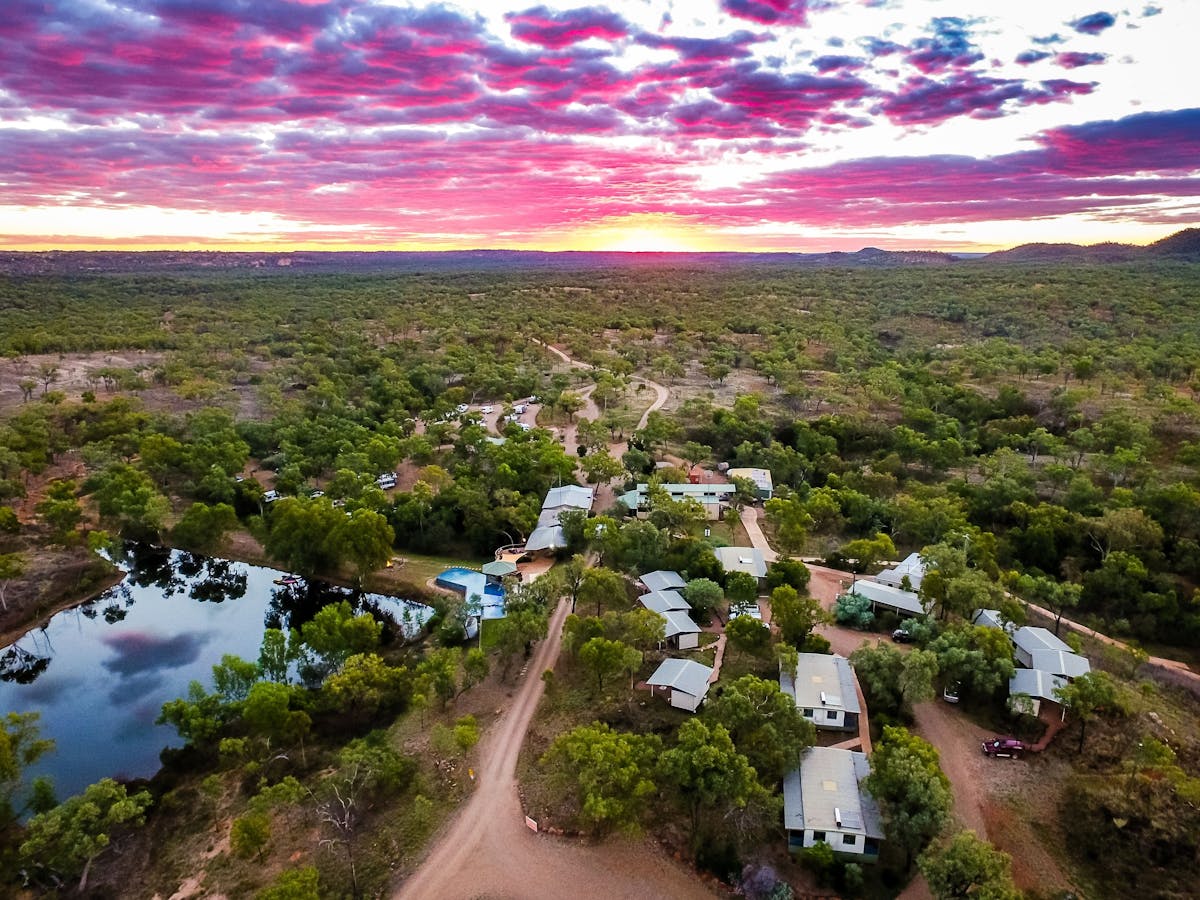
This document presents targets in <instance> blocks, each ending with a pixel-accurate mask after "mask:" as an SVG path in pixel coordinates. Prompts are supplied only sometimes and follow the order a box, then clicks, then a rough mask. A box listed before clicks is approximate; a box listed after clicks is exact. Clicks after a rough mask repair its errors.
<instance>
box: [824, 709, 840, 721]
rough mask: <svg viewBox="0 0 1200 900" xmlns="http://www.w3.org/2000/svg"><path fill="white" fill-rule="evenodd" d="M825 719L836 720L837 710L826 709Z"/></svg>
mask: <svg viewBox="0 0 1200 900" xmlns="http://www.w3.org/2000/svg"><path fill="white" fill-rule="evenodd" d="M825 718H827V719H836V718H837V710H833V709H827V710H826V711H825Z"/></svg>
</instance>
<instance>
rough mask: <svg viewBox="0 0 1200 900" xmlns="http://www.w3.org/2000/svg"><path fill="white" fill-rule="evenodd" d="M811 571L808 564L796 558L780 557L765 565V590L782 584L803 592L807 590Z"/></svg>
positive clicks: (770, 589) (800, 592)
mask: <svg viewBox="0 0 1200 900" xmlns="http://www.w3.org/2000/svg"><path fill="white" fill-rule="evenodd" d="M811 577H812V573H811V572H809V571H808V566H806V565H805V564H804V563H803V562H801V561H800V560H798V559H791V558H789V557H786V556H785V557H781V558H780V559H777V560H775V562H773V563H771V564H770V565H769V566H767V590H768V591H773V590H775V588H777V587H781V586H782V585H785V584H786V585H790V586H791V587H794V588H795V589H796V593H798V594H804V593H805V592H806V591H807V590H808V582H809V579H810V578H811Z"/></svg>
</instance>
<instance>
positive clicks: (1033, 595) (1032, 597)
mask: <svg viewBox="0 0 1200 900" xmlns="http://www.w3.org/2000/svg"><path fill="white" fill-rule="evenodd" d="M1016 589H1017V590H1018V591H1019V592H1020V594H1021V596H1022V597H1024V598H1025V600H1027V601H1028V602H1029V603H1033V604H1035V605H1037V606H1041V607H1043V608H1045V609H1048V610H1050V612H1051V613H1053V615H1054V633H1055V635H1057V634H1058V632H1059V628H1060V627H1061V625H1062V619H1063V616H1064V615H1065V614H1066V613H1067V612H1068V611H1069V610H1072V609H1074V608H1075V607H1076V606H1078V605H1079V598H1080V595H1081V593H1082V591H1083V588H1082V586H1081V585H1078V584H1074V583H1072V582H1063V581H1056V580H1054V579H1053V578H1045V577H1042V576H1032V575H1022V576H1021V577H1020V578H1019V579H1018V580H1017V584H1016Z"/></svg>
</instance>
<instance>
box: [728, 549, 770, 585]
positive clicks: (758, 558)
mask: <svg viewBox="0 0 1200 900" xmlns="http://www.w3.org/2000/svg"><path fill="white" fill-rule="evenodd" d="M715 552H716V554H717V560H718V561H719V562H720V563H721V568H723V569H724V570H725V571H726V572H745V573H746V574H748V575H753V576H754V577H755V578H766V577H767V563H766V560H764V559H763V555H762V551H761V550H758V549H756V548H755V547H717V548H716V551H715Z"/></svg>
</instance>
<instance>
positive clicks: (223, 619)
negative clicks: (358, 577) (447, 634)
mask: <svg viewBox="0 0 1200 900" xmlns="http://www.w3.org/2000/svg"><path fill="white" fill-rule="evenodd" d="M117 562H118V564H119V565H121V567H122V568H124V569H126V571H128V572H129V576H128V577H127V578H126V579H125V580H124V581H123V582H122V583H121V584H119V585H117V586H116V587H114V588H113V589H111V590H109V591H106V592H105V593H104V594H102V595H100V596H99V597H97V598H95V599H94V600H92V601H90V602H88V603H86V604H83V605H81V606H79V607H76V608H74V609H71V610H67V611H65V612H62V613H59V614H58V615H56V616H54V617H53V618H52V619H51V620H50V621H49V623H47V624H46V626H45V627H44V628H39V629H36V630H34V631H31V632H29V633H27V634H26V635H24V636H23V637H22V638H21V639H20V640H18V641H17V642H16V643H15V644H13V645H12V646H11V647H8V648H7V649H5V650H3V651H0V713H3V712H7V711H9V710H12V711H15V712H27V711H38V712H40V713H41V714H42V734H43V736H45V737H49V738H53V739H54V740H55V741H56V742H57V749H56V750H55V752H53V753H51V754H49V755H48V756H46V757H44V758H43V759H42V760H41V761H39V763H38V764H37V765H35V766H34V767H32V772H31V776H32V775H39V774H48V775H50V776H51V777H52V778H53V779H54V780H55V783H56V786H57V788H58V792H59V795H60V796H67V795H69V794H72V793H76V792H78V791H80V790H82V789H83V788H84V787H86V786H87V785H88V784H91V783H92V782H94V781H96V780H98V779H100V778H103V777H105V776H118V775H120V776H125V777H141V776H149V775H151V774H153V773H154V772H155V771H156V770H157V769H158V766H159V761H158V757H159V752H160V751H161V750H162V749H163V748H164V747H165V746H168V745H178V739H177V738H176V736H175V732H174V730H173V729H170V728H167V727H165V726H159V725H155V724H154V720H155V719H156V718H157V717H158V714H159V711H160V710H161V708H162V705H163V703H165V702H167V701H168V700H173V699H174V698H176V697H182V696H184V695H185V694H186V693H187V686H188V683H189V682H190V681H193V680H196V681H199V682H201V683H202V684H204V685H205V686H206V687H211V684H212V666H213V664H215V663H217V662H220V659H221V656H222V655H223V654H226V653H232V654H235V655H237V656H241V657H242V658H244V659H257V658H258V650H259V645H260V643H261V642H262V633H263V629H264V627H272V628H297V629H298V628H300V627H302V626H303V624H304V623H305V622H307V621H309V620H310V619H311V618H312V617H313V616H315V615H316V614H317V612H318V611H319V610H320V609H321V607H323V606H324V605H326V604H327V603H330V602H334V601H336V600H340V599H347V600H349V601H350V603H351V604H352V605H353V606H354V608H355V609H356V611H361V610H369V611H370V612H371V613H372V614H373V615H375V617H376V618H377V619H379V620H380V621H381V622H382V623H383V625H384V641H385V642H391V641H394V640H396V639H399V638H401V637H402V636H404V635H415V634H416V633H417V632H418V631H419V629H420V627H421V624H422V623H423V622H424V621H425V619H427V618H428V616H429V614H430V610H429V609H428V608H427V607H424V606H420V605H419V604H413V603H406V602H405V601H403V600H397V599H396V598H393V597H385V596H382V595H378V594H363V593H359V592H350V591H346V590H343V589H340V588H336V587H332V586H330V585H326V584H323V583H320V582H312V583H305V582H303V581H301V582H299V583H298V584H295V585H275V584H274V583H273V581H274V580H275V579H276V578H277V577H278V575H279V573H278V572H276V571H274V570H272V569H265V568H261V567H257V566H248V565H245V564H243V563H238V562H231V561H229V560H224V559H213V558H208V557H203V556H197V555H195V554H191V553H182V552H179V551H172V550H166V549H163V548H160V547H148V546H145V545H131V546H129V547H127V548H126V550H125V554H124V556H123V558H121V559H119V560H117Z"/></svg>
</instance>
